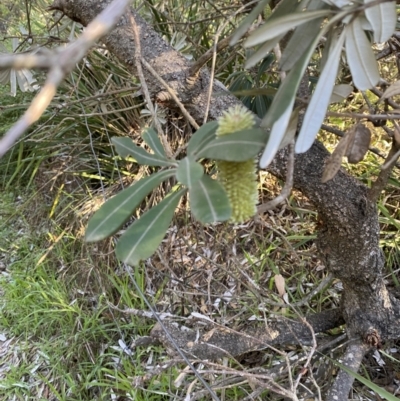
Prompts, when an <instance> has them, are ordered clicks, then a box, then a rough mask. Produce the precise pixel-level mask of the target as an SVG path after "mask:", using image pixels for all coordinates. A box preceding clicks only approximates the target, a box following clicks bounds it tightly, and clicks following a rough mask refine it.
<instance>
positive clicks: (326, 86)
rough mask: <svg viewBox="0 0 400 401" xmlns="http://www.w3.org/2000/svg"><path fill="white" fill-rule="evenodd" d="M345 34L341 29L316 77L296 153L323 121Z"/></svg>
mask: <svg viewBox="0 0 400 401" xmlns="http://www.w3.org/2000/svg"><path fill="white" fill-rule="evenodd" d="M345 34H346V29H344V30H343V32H342V33H341V35H340V37H339V40H338V41H337V42H336V44H334V46H333V49H332V51H331V52H330V54H329V58H328V61H327V63H326V65H325V68H324V69H323V71H322V73H321V76H320V77H319V79H318V84H317V86H316V88H315V91H314V94H313V96H312V98H311V101H310V104H309V105H308V107H307V111H306V114H305V116H304V120H303V124H302V126H301V129H300V133H299V136H298V138H297V141H296V146H295V151H296V153H303V152H306V151H307V150H308V149H310V147H311V145H312V144H313V142H314V139H315V137H316V136H317V133H318V131H319V129H320V127H321V124H322V122H323V121H324V118H325V114H326V110H327V108H328V105H329V100H330V97H331V94H332V90H333V86H334V84H335V80H336V75H337V72H338V68H339V61H340V55H341V53H342V47H343V42H344V39H345Z"/></svg>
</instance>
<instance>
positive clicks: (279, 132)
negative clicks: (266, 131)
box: [260, 98, 294, 168]
mask: <svg viewBox="0 0 400 401" xmlns="http://www.w3.org/2000/svg"><path fill="white" fill-rule="evenodd" d="M293 105H294V98H293V99H292V102H291V103H289V105H288V106H287V109H286V110H285V112H284V113H283V114H282V115H281V117H279V119H278V120H277V121H276V122H275V123H274V125H273V126H272V129H271V133H270V136H269V140H268V143H267V146H266V147H265V150H264V152H263V154H262V156H261V159H260V168H266V167H268V166H269V164H270V163H271V162H272V160H273V158H274V157H275V154H276V152H277V151H278V149H279V145H280V144H281V142H282V139H283V137H284V136H285V132H286V129H287V127H288V125H289V120H290V116H291V114H292V109H293Z"/></svg>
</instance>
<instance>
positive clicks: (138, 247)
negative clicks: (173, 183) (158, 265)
mask: <svg viewBox="0 0 400 401" xmlns="http://www.w3.org/2000/svg"><path fill="white" fill-rule="evenodd" d="M185 192H186V189H181V190H179V191H176V192H174V193H172V194H170V195H168V196H167V197H166V198H165V199H163V200H162V201H161V202H160V203H159V204H158V205H156V206H154V207H153V208H151V209H150V210H148V211H147V212H146V213H144V214H143V216H141V217H140V219H138V220H136V221H135V222H134V223H133V224H132V225H131V226H130V227H129V228H128V229H127V230H126V231H125V233H124V234H123V235H122V236H121V238H120V239H119V241H118V243H117V247H116V250H115V252H116V255H117V257H118V259H120V260H122V261H123V262H125V263H127V264H129V265H132V266H135V265H137V264H138V263H139V262H140V260H142V259H146V258H148V257H150V256H151V255H152V254H153V253H154V252H155V251H156V250H157V247H158V246H159V245H160V243H161V241H162V239H163V238H164V236H165V233H166V231H167V229H168V227H169V225H170V223H171V220H172V217H173V216H174V212H175V209H176V207H177V206H178V203H179V200H180V198H181V197H182V195H183V194H184V193H185Z"/></svg>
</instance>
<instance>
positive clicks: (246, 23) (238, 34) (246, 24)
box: [229, 0, 270, 46]
mask: <svg viewBox="0 0 400 401" xmlns="http://www.w3.org/2000/svg"><path fill="white" fill-rule="evenodd" d="M269 2H270V0H262V1H260V2H259V3H258V4H257V5H256V6H255V7H254V8H253V10H252V11H251V12H250V14H249V15H248V16H247V17H246V18H245V19H244V20H243V21H242V23H241V24H240V25H239V27H238V28H237V29H236V31H235V32H234V33H233V35H232V38H231V40H230V42H229V45H230V46H234V45H236V43H237V42H238V41H239V40H240V39H241V38H242V37H243V35H244V34H245V33H246V32H247V30H248V29H249V28H250V26H251V24H252V23H253V22H254V20H255V19H256V18H257V17H258V15H259V14H260V13H262V12H263V10H264V8H265V7H266V6H267V4H268V3H269Z"/></svg>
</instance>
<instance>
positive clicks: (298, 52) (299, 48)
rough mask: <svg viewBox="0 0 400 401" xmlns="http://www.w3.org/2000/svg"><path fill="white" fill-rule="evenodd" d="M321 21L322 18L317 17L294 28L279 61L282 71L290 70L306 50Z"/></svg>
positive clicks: (319, 27)
mask: <svg viewBox="0 0 400 401" xmlns="http://www.w3.org/2000/svg"><path fill="white" fill-rule="evenodd" d="M322 21H323V18H318V19H316V20H315V21H313V23H312V24H305V25H301V26H299V27H297V28H296V30H295V31H294V32H293V35H292V37H291V38H290V40H289V43H288V45H287V46H286V48H285V50H284V52H283V54H282V58H281V60H280V62H279V66H280V68H281V70H282V71H289V70H291V69H292V68H293V67H294V65H295V64H296V63H297V62H298V60H299V59H300V58H301V56H302V55H303V54H304V52H305V51H307V49H308V47H309V46H310V44H311V42H312V41H313V40H314V38H315V35H317V34H318V31H319V30H320V29H321V23H322Z"/></svg>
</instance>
